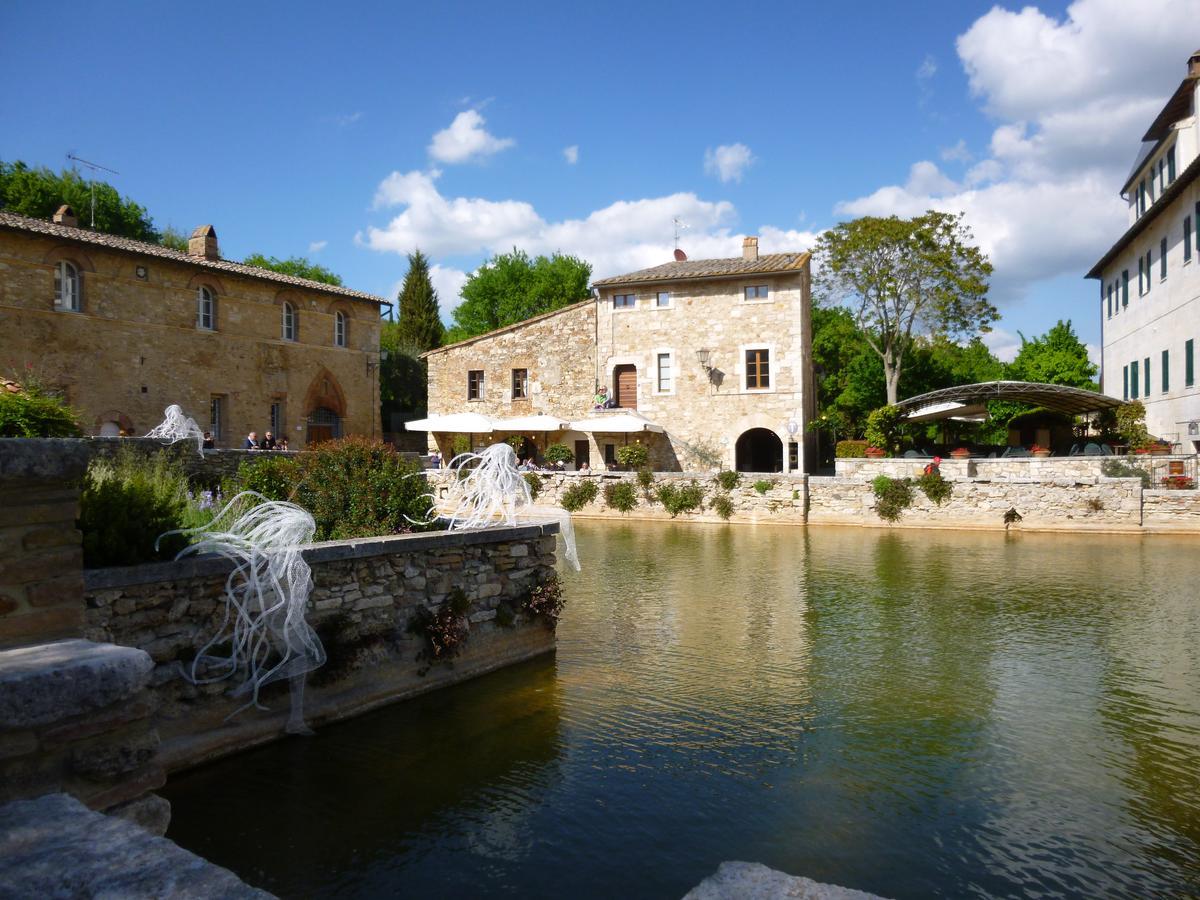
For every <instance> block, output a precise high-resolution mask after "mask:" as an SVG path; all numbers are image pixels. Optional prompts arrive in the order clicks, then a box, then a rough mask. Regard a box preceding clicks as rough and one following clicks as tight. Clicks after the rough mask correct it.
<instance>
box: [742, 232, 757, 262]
mask: <svg viewBox="0 0 1200 900" xmlns="http://www.w3.org/2000/svg"><path fill="white" fill-rule="evenodd" d="M742 259H745V260H749V261H750V262H754V260H756V259H758V238H756V237H748V238H746V239H745V240H743V241H742Z"/></svg>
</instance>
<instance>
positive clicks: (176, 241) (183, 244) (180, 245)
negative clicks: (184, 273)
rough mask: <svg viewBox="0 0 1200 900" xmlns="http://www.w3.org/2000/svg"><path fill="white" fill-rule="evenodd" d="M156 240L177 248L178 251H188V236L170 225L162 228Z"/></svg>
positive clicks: (172, 248)
mask: <svg viewBox="0 0 1200 900" xmlns="http://www.w3.org/2000/svg"><path fill="white" fill-rule="evenodd" d="M158 242H159V243H160V244H162V245H163V246H164V247H168V248H170V249H171V250H178V251H179V252H180V253H187V251H188V236H187V235H186V234H184V233H183V232H182V231H177V230H176V229H175V228H174V227H172V226H170V225H168V226H167V227H166V228H164V229H163V230H162V234H160V235H159V236H158Z"/></svg>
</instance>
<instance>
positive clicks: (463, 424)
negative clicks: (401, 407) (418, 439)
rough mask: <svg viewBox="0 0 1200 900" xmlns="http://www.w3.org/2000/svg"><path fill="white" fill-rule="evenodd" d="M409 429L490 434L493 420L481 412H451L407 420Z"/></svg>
mask: <svg viewBox="0 0 1200 900" xmlns="http://www.w3.org/2000/svg"><path fill="white" fill-rule="evenodd" d="M404 428H405V430H407V431H451V432H456V433H458V434H490V433H491V432H492V431H493V428H492V420H491V419H489V418H488V417H487V416H481V415H480V414H479V413H451V414H450V415H448V416H430V417H429V418H427V419H414V420H413V421H411V422H405V423H404Z"/></svg>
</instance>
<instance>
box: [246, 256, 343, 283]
mask: <svg viewBox="0 0 1200 900" xmlns="http://www.w3.org/2000/svg"><path fill="white" fill-rule="evenodd" d="M242 262H244V263H245V264H246V265H248V266H258V268H260V269H270V270H271V271H272V272H278V273H279V274H281V275H291V276H293V277H295V278H307V279H308V280H309V281H319V282H321V283H322V284H333V285H337V286H338V287H341V285H342V277H341V276H340V275H337V274H335V273H333V272H331V271H330V270H329V269H327V268H325V267H324V266H322V265H318V264H317V263H315V262H309V261H308V260H307V259H305V258H304V257H303V256H292V257H289V258H288V259H278V258H276V257H274V256H263V255H262V254H261V253H251V254H250V255H249V256H247V257H246V258H245V259H244V260H242Z"/></svg>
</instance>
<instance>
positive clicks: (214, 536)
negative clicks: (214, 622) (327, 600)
mask: <svg viewBox="0 0 1200 900" xmlns="http://www.w3.org/2000/svg"><path fill="white" fill-rule="evenodd" d="M251 498H253V499H257V500H263V498H262V497H261V495H259V494H254V493H252V492H246V493H242V494H238V495H237V496H236V497H234V498H233V499H232V500H231V501H230V502H229V503H228V504H226V506H225V508H224V509H223V510H221V512H219V513H218V514H217V516H216V517H215V518H214V519H213V520H212V521H211V522H210V523H209V524H208V525H205V526H203V527H202V528H199V529H194V530H193V531H192V532H189V533H192V534H196V535H198V536H199V540H198V541H197V542H196V543H194V544H191V545H190V546H188V547H187V548H185V549H184V550H183V551H182V552H181V553H180V554H179V556H184V555H187V554H196V553H216V554H218V555H220V556H223V557H225V558H226V559H228V560H231V561H232V562H233V564H234V568H233V571H232V572H231V573H230V575H229V577H228V578H227V579H226V580H225V608H224V612H223V616H222V619H221V624H220V626H219V627H218V629H217V632H216V634H214V635H213V636H212V638H211V639H210V640H209V641H208V643H206V644H205V645H204V646H203V647H202V648H201V649H200V651H199V652H198V653H197V654H196V658H195V659H194V660H193V661H192V665H191V671H190V672H189V673H188V675H189V677H190V679H191V681H192V682H193V683H195V684H209V683H212V682H216V681H222V680H224V679H227V678H232V677H234V676H239V677H240V678H241V679H242V680H241V684H239V685H238V686H237V687H236V688H235V689H234V690H233V695H234V696H235V697H236V696H244V695H247V694H248V695H249V697H250V699H249V701H248V702H247V703H246V704H245V705H244V706H241V707H239V708H238V709H237V710H235V711H234V712H233V713H232V714H231V717H232V715H237V713H239V712H241V711H242V710H244V709H246V708H248V707H250V706H254V707H257V708H258V709H266V707H265V706H263V705H262V704H261V703H260V702H259V692H260V691H261V690H262V688H263V687H264V686H265V685H267V684H269V683H270V682H272V681H277V680H279V679H281V678H288V679H291V688H292V698H291V699H292V710H291V716H290V718H289V719H288V723H287V731H289V732H293V733H306V732H307V731H308V728H307V726H306V725H305V723H304V711H303V707H304V678H305V675H306V674H307V673H308V672H310V671H312V670H313V669H315V668H317V667H318V666H320V665H322V664H323V663H324V662H325V648H324V647H322V646H321V641H320V639H319V638H318V637H317V634H316V632H315V631H313V629H312V628H311V627H310V626H309V624H308V622H307V621H305V618H304V614H305V607H306V606H307V604H308V597H309V594H310V593H312V585H313V582H312V571H311V570H310V569H309V566H308V563H306V562H305V561H304V556H303V554H302V552H301V548H302V546H303V545H304V544H307V543H309V542H311V541H312V538H313V534H314V533H315V532H316V523H315V522H314V521H313V517H312V516H311V515H309V514H308V512H306V511H305V510H304V509H302V508H301V507H299V506H297V505H296V504H294V503H284V502H279V501H265V502H262V503H260V504H259V505H258V506H253V507H251V508H249V509H246V508H245V507H246V503H245V501H246V500H248V499H251ZM225 643H228V651H227V652H226V650H225V649H224V647H222V649H221V650H220V651H218V650H217V649H216V648H217V646H218V645H224V644H225Z"/></svg>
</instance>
